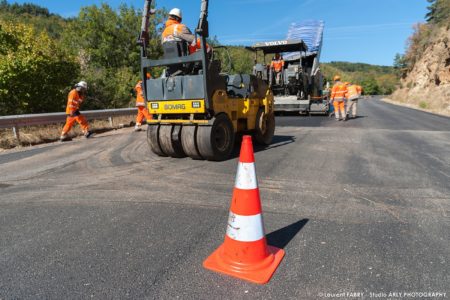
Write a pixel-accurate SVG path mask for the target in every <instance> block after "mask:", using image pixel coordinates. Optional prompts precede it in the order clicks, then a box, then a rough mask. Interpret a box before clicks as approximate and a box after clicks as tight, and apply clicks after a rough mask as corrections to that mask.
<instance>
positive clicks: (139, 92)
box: [134, 75, 153, 131]
mask: <svg viewBox="0 0 450 300" xmlns="http://www.w3.org/2000/svg"><path fill="white" fill-rule="evenodd" d="M147 77H149V75H147ZM134 90H135V91H136V107H137V109H138V114H137V116H136V126H134V131H141V130H142V128H141V127H142V121H144V118H145V119H146V120H147V121H149V120H151V119H153V117H152V115H151V114H150V113H149V112H148V110H147V107H146V106H145V98H144V90H143V87H142V80H140V81H139V82H138V83H137V84H136V86H135V87H134Z"/></svg>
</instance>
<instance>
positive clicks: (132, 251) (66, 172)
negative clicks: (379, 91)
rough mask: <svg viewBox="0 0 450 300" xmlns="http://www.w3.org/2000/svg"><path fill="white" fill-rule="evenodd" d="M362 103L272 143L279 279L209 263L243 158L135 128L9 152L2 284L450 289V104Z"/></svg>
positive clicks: (260, 157) (165, 294)
mask: <svg viewBox="0 0 450 300" xmlns="http://www.w3.org/2000/svg"><path fill="white" fill-rule="evenodd" d="M360 108H361V110H360V113H361V117H360V118H358V119H356V120H350V121H348V122H345V123H344V122H336V121H334V120H332V119H329V118H327V117H297V116H287V117H278V118H277V122H278V128H277V131H276V137H275V143H274V144H273V145H272V146H271V147H269V148H268V149H258V150H259V151H258V152H257V153H256V160H257V162H256V165H257V174H258V177H259V183H260V189H261V194H262V199H263V209H264V216H265V225H266V231H267V233H268V240H269V242H270V243H271V244H273V245H277V246H279V247H283V248H284V249H285V250H286V257H285V258H284V260H283V262H282V263H281V266H280V267H279V269H278V270H277V272H276V273H275V275H274V277H273V279H272V281H271V282H270V283H269V284H267V285H265V286H258V285H253V284H249V283H246V282H243V281H239V280H235V279H233V278H229V277H225V276H221V275H218V274H215V273H212V272H209V271H206V270H204V269H203V268H202V261H203V260H204V259H205V258H206V257H207V256H208V255H209V254H210V253H211V252H212V251H213V250H214V249H216V247H217V246H219V245H220V244H221V242H222V239H223V237H224V232H225V227H226V222H227V215H228V207H229V203H230V198H231V192H232V189H233V183H234V176H235V171H236V159H235V158H233V159H230V160H228V161H225V162H221V163H211V162H204V161H193V160H191V159H181V160H176V159H168V158H160V157H156V156H154V155H151V154H150V153H149V151H148V148H147V144H146V141H145V132H141V133H133V132H131V130H130V129H124V130H119V131H116V132H112V133H106V134H102V135H98V136H96V137H95V138H93V139H91V140H87V141H86V140H75V141H73V142H68V143H65V144H49V145H44V146H40V147H34V148H30V149H25V150H23V151H12V152H10V151H8V152H4V153H2V154H1V155H0V199H1V200H0V299H17V298H20V299H27V298H29V299H44V298H45V299H68V298H90V297H93V298H97V299H111V298H117V299H119V298H120V299H121V298H131V299H137V298H149V299H167V298H176V297H180V298H185V299H219V298H234V299H239V298H272V299H319V298H321V297H322V298H325V297H323V296H322V295H323V294H322V293H328V296H332V295H333V294H336V293H342V292H364V293H365V299H367V298H369V293H375V294H378V295H380V293H386V294H387V293H389V292H402V293H403V292H408V293H414V292H417V293H423V292H443V293H444V292H446V293H447V297H450V288H449V287H450V285H449V282H450V269H449V263H450V262H449V260H450V150H449V149H450V119H448V118H444V117H438V116H434V115H431V114H427V113H423V112H418V111H414V110H411V109H408V108H402V107H396V106H392V105H390V104H385V103H382V102H380V101H379V100H378V99H375V98H372V99H369V100H364V101H362V103H361V105H360ZM341 295H342V294H341ZM350 296H351V295H350V294H349V295H345V297H343V298H350Z"/></svg>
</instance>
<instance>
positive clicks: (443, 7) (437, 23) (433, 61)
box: [391, 0, 450, 115]
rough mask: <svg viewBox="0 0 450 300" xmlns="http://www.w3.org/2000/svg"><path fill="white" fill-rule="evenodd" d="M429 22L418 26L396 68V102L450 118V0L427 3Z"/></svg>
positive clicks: (395, 65)
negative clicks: (397, 78) (449, 116)
mask: <svg viewBox="0 0 450 300" xmlns="http://www.w3.org/2000/svg"><path fill="white" fill-rule="evenodd" d="M428 2H429V7H428V13H427V15H426V18H427V19H426V23H420V24H416V25H415V26H414V32H413V34H412V35H411V36H410V37H409V39H408V40H407V43H406V51H405V53H404V54H397V55H396V57H395V61H394V67H395V68H396V71H397V74H399V76H400V77H401V80H400V84H399V86H398V89H397V90H396V91H395V92H394V93H393V94H392V96H391V99H392V100H393V101H394V103H399V104H402V105H406V106H409V107H413V108H420V109H425V110H427V111H431V112H435V113H439V114H444V115H450V72H449V66H450V43H449V41H450V1H448V0H428Z"/></svg>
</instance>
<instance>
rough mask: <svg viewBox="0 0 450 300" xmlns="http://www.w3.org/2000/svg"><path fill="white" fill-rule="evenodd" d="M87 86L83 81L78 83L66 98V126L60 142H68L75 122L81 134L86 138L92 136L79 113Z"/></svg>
mask: <svg viewBox="0 0 450 300" xmlns="http://www.w3.org/2000/svg"><path fill="white" fill-rule="evenodd" d="M87 88H88V85H87V83H86V82H85V81H80V82H79V83H77V84H76V85H75V87H74V88H73V89H72V90H71V91H70V93H69V96H68V97H67V107H66V115H67V119H66V124H65V126H64V128H63V130H62V133H61V137H60V141H61V142H64V141H68V140H70V137H69V136H68V133H69V131H70V130H71V129H72V127H73V125H74V124H75V122H77V123H78V124H80V126H81V129H82V130H83V134H84V136H85V137H86V138H89V137H91V136H92V132H91V131H89V124H88V122H87V120H86V118H85V117H84V116H83V115H82V114H81V113H80V105H81V103H83V101H84V99H85V97H86V94H87Z"/></svg>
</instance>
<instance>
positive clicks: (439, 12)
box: [426, 0, 450, 25]
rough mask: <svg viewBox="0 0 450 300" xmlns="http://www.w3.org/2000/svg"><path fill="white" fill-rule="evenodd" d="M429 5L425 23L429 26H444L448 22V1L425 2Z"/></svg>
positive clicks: (449, 18) (449, 15)
mask: <svg viewBox="0 0 450 300" xmlns="http://www.w3.org/2000/svg"><path fill="white" fill-rule="evenodd" d="M427 1H428V3H430V6H428V13H427V14H426V18H427V22H428V23H431V24H438V25H440V24H445V23H448V22H449V21H450V1H448V0H427Z"/></svg>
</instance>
